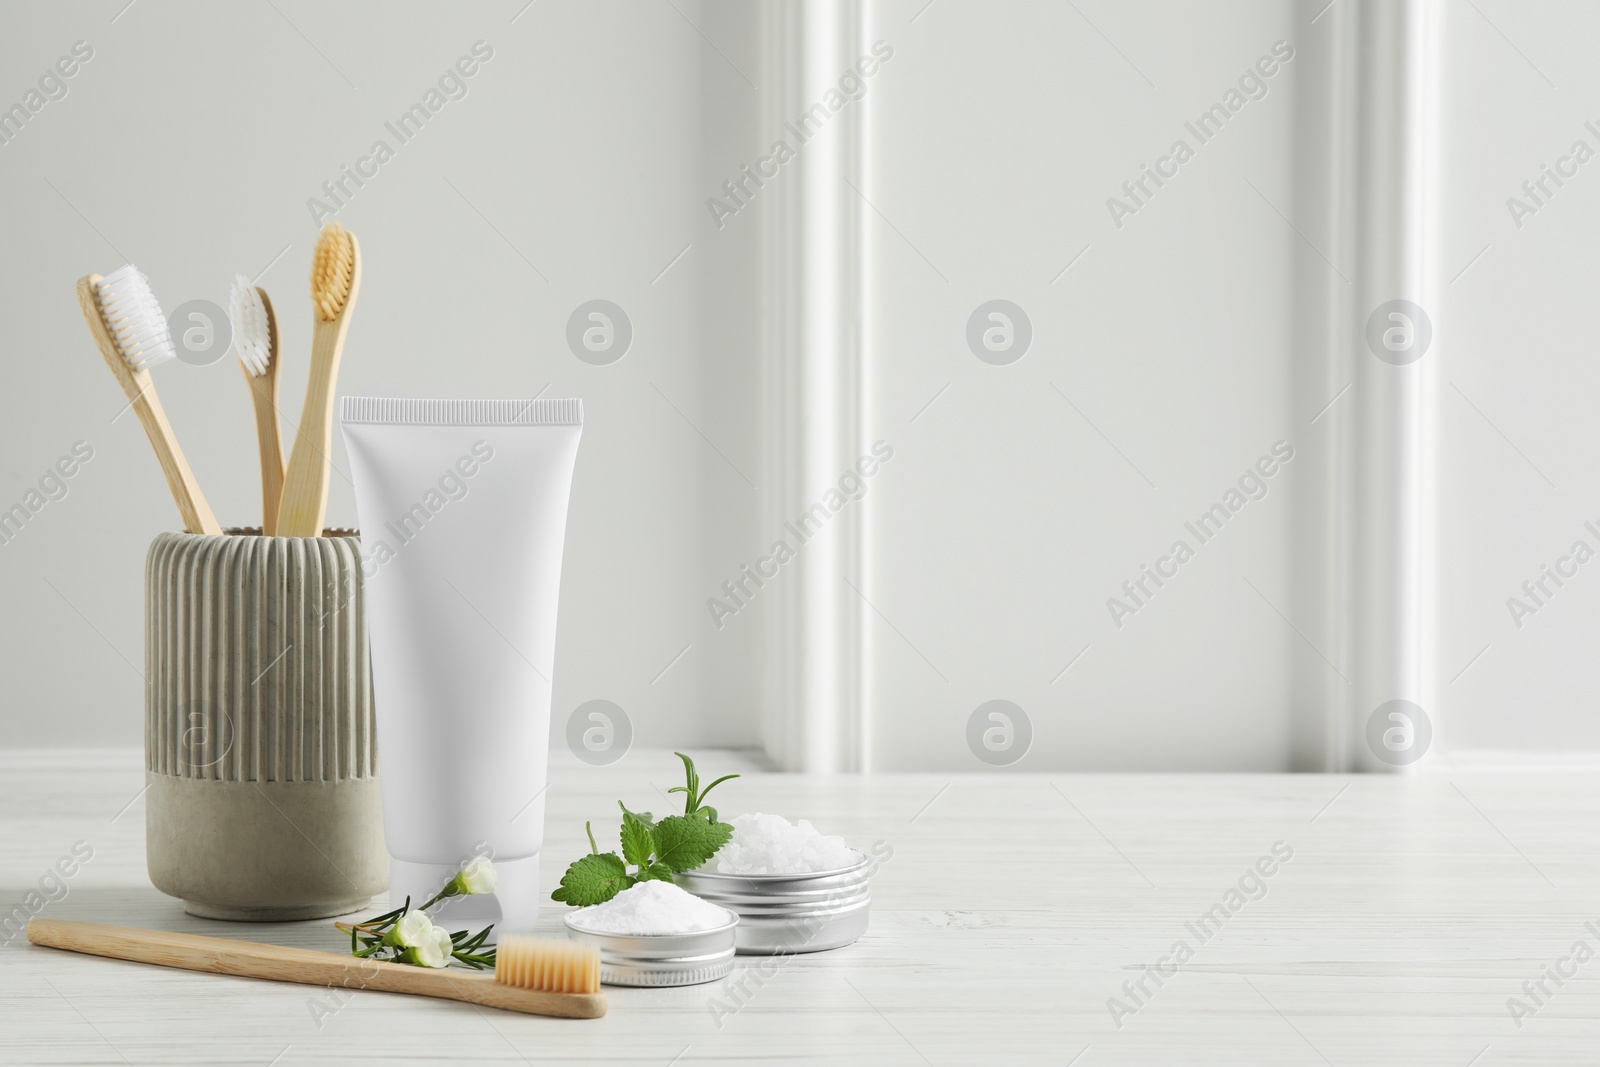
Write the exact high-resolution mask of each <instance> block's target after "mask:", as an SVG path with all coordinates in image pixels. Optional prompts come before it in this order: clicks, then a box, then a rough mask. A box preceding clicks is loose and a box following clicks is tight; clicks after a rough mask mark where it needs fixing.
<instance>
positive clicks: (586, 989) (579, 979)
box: [28, 919, 607, 1019]
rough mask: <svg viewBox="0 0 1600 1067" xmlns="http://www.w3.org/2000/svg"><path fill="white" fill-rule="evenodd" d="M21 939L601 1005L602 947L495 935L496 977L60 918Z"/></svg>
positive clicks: (502, 997)
mask: <svg viewBox="0 0 1600 1067" xmlns="http://www.w3.org/2000/svg"><path fill="white" fill-rule="evenodd" d="M28 940H29V941H32V942H33V943H34V944H35V945H44V946H46V947H48V948H61V949H66V950H68V951H69V952H86V953H88V954H90V955H92V956H109V957H111V958H112V959H118V960H132V961H134V962H135V963H154V964H157V965H159V966H162V967H181V968H183V969H184V970H189V971H209V972H211V973H212V974H232V975H239V976H241V977H245V978H266V979H269V980H271V981H275V982H299V983H301V984H302V985H319V986H336V985H337V986H343V987H344V988H346V989H378V990H382V991H384V992H388V993H415V994H417V995H419V996H425V997H443V998H446V999H449V1000H464V1001H466V1002H467V1003H468V1004H483V1005H486V1006H487V1007H491V1008H503V1009H505V1010H506V1011H520V1012H526V1013H528V1014H530V1015H554V1016H558V1017H560V1018H564V1019H597V1018H599V1017H600V1016H602V1015H604V1014H605V1013H606V1006H607V1003H606V995H605V994H604V993H602V992H600V950H599V949H597V948H594V947H592V946H589V945H581V944H579V943H577V942H576V941H549V940H540V939H538V938H532V937H505V938H502V939H501V940H500V944H499V945H498V946H497V947H496V950H495V965H494V973H493V974H480V973H476V972H472V971H463V970H459V969H456V970H452V969H449V968H443V967H441V968H438V969H435V968H432V967H414V966H412V965H410V964H406V963H385V962H380V961H378V960H365V959H358V958H356V957H355V956H339V955H335V954H333V953H331V952H314V951H312V950H311V949H305V948H285V947H283V946H282V945H263V944H259V943H257V942H254V941H233V940H230V939H227V938H221V937H203V936H201V935H199V934H177V933H171V932H169V931H166V930H137V929H133V928H131V927H126V926H106V925H104V924H102V923H84V922H70V921H67V920H63V919H34V920H33V921H31V922H29V923H28Z"/></svg>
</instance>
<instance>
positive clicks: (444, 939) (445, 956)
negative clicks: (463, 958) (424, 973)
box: [406, 925, 455, 967]
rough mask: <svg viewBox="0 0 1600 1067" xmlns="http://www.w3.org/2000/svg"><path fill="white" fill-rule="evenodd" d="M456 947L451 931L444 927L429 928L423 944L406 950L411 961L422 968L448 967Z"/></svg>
mask: <svg viewBox="0 0 1600 1067" xmlns="http://www.w3.org/2000/svg"><path fill="white" fill-rule="evenodd" d="M454 948H455V946H454V945H453V944H452V943H451V941H450V931H448V930H446V929H445V928H444V927H442V926H431V925H430V927H429V930H428V933H427V935H426V936H425V937H424V938H423V939H422V942H421V943H420V944H418V945H415V946H414V947H412V948H408V949H407V950H406V955H407V956H408V957H409V958H410V961H411V962H412V963H414V964H417V965H418V966H421V967H448V966H449V965H450V953H451V952H452V951H453V950H454Z"/></svg>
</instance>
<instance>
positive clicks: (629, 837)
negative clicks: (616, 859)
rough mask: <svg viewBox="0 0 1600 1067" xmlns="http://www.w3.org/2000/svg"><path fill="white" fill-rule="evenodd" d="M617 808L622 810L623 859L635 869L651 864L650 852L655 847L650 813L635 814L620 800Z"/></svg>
mask: <svg viewBox="0 0 1600 1067" xmlns="http://www.w3.org/2000/svg"><path fill="white" fill-rule="evenodd" d="M617 806H618V807H620V808H621V809H622V858H623V859H625V860H627V861H628V862H629V863H631V864H633V865H634V866H635V867H643V866H644V865H645V864H647V863H649V862H650V851H651V849H653V848H654V847H655V839H654V838H653V837H652V836H651V833H650V829H651V823H650V813H649V812H645V813H644V814H643V815H638V814H635V813H634V812H631V811H629V810H628V806H627V805H626V804H624V803H622V801H620V800H619V801H617Z"/></svg>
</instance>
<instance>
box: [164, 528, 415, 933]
mask: <svg viewBox="0 0 1600 1067" xmlns="http://www.w3.org/2000/svg"><path fill="white" fill-rule="evenodd" d="M359 546H360V542H359V540H358V537H357V534H356V533H355V531H351V530H328V531H325V532H324V535H323V536H322V537H262V536H260V531H259V530H247V529H237V530H228V531H226V532H225V533H223V534H221V535H214V534H211V535H207V534H189V533H164V534H161V535H160V536H158V537H157V538H156V539H155V540H154V541H153V542H152V543H151V545H150V551H149V554H148V555H147V557H146V560H145V736H144V751H145V779H146V783H147V790H148V791H147V793H146V797H145V800H146V805H145V828H146V834H145V850H146V858H147V860H148V863H149V869H150V880H151V881H152V882H153V883H154V884H155V886H156V888H157V889H159V890H161V891H162V892H163V893H167V894H168V895H170V896H174V897H179V898H181V899H182V900H183V902H184V910H185V911H187V912H188V913H189V914H191V915H198V916H201V917H203V918H208V919H230V920H236V921H241V922H287V921H292V920H300V919H318V918H324V917H326V916H330V915H342V914H345V913H346V912H351V911H356V910H358V909H361V908H364V907H366V906H367V904H369V903H370V902H371V899H372V897H373V895H374V894H376V893H380V892H382V891H383V890H384V889H386V888H387V887H388V884H389V854H388V851H387V850H386V849H385V847H384V840H383V815H382V810H381V807H380V798H379V792H378V768H377V749H376V734H375V731H374V722H373V713H372V672H371V667H370V665H369V663H368V660H367V622H366V611H365V607H364V599H363V594H362V573H361V553H360V547H359Z"/></svg>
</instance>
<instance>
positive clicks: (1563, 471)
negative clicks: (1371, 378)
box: [1437, 2, 1600, 753]
mask: <svg viewBox="0 0 1600 1067" xmlns="http://www.w3.org/2000/svg"><path fill="white" fill-rule="evenodd" d="M1480 6H1481V7H1482V14H1479V13H1477V12H1475V11H1473V9H1472V8H1471V7H1470V6H1464V5H1447V6H1446V9H1445V10H1446V19H1445V25H1444V31H1445V44H1446V53H1445V54H1446V63H1445V66H1444V71H1443V74H1444V79H1445V85H1446V90H1445V97H1446V99H1447V100H1448V101H1449V108H1448V110H1447V112H1446V115H1447V122H1446V124H1445V127H1444V131H1443V132H1444V137H1443V150H1444V157H1445V158H1444V160H1443V163H1442V167H1441V169H1442V172H1443V179H1444V180H1443V190H1442V192H1443V197H1442V201H1441V217H1442V224H1441V227H1440V229H1441V238H1440V249H1439V256H1440V262H1441V268H1442V269H1441V277H1442V279H1443V284H1441V286H1440V291H1441V294H1442V296H1441V308H1440V312H1439V315H1438V316H1437V318H1438V320H1439V321H1440V322H1441V325H1440V327H1439V341H1438V344H1439V347H1440V353H1439V355H1440V362H1441V365H1442V366H1441V376H1442V378H1443V379H1444V382H1443V385H1442V387H1441V389H1440V393H1441V395H1440V397H1439V451H1440V455H1441V457H1442V462H1441V469H1440V505H1439V507H1440V514H1439V528H1440V536H1439V553H1440V560H1441V568H1442V570H1443V572H1444V573H1445V575H1446V579H1445V580H1444V581H1442V582H1441V585H1440V602H1441V609H1440V615H1441V617H1442V620H1443V621H1442V626H1441V631H1442V632H1441V640H1440V651H1439V660H1440V662H1439V666H1438V669H1439V677H1440V679H1441V686H1440V688H1441V689H1442V691H1443V692H1444V698H1443V699H1444V702H1445V703H1444V706H1443V709H1442V714H1443V716H1444V719H1445V722H1446V724H1447V727H1448V730H1449V740H1450V743H1451V744H1453V745H1454V746H1456V747H1459V748H1462V749H1507V750H1525V751H1529V750H1531V751H1544V752H1563V753H1572V752H1588V753H1593V752H1594V751H1595V750H1596V749H1600V717H1597V716H1596V714H1595V702H1596V697H1595V694H1596V691H1597V686H1600V659H1597V658H1596V657H1595V655H1594V649H1595V648H1596V646H1597V644H1600V569H1597V567H1596V565H1595V564H1594V563H1592V562H1591V563H1589V564H1588V565H1586V566H1583V567H1581V568H1579V569H1578V573H1577V576H1576V577H1574V578H1572V579H1570V580H1569V581H1567V584H1566V585H1565V586H1563V587H1560V588H1559V589H1558V588H1557V587H1556V586H1555V585H1554V583H1551V582H1549V581H1547V583H1546V589H1547V590H1550V591H1551V592H1553V593H1554V595H1553V596H1550V597H1545V596H1544V594H1540V597H1541V599H1544V600H1545V601H1546V605H1547V606H1544V607H1538V610H1537V612H1536V613H1535V614H1532V615H1526V616H1524V617H1523V618H1522V619H1521V622H1522V625H1521V627H1520V629H1519V627H1518V626H1517V623H1516V622H1515V621H1514V620H1513V617H1512V612H1511V610H1510V609H1509V608H1508V606H1507V600H1508V599H1509V598H1511V597H1518V598H1519V599H1521V600H1522V601H1523V602H1524V603H1525V604H1527V605H1529V606H1534V607H1537V605H1536V604H1535V602H1534V601H1533V600H1531V599H1530V598H1528V597H1527V596H1526V595H1525V594H1523V593H1522V592H1521V587H1522V583H1523V582H1524V581H1530V580H1535V579H1538V578H1539V577H1540V575H1541V567H1542V566H1543V565H1550V566H1552V567H1553V566H1555V565H1556V563H1557V561H1558V559H1559V558H1560V557H1563V556H1565V555H1567V554H1569V553H1570V551H1571V549H1572V546H1573V543H1574V542H1575V541H1578V540H1583V541H1585V542H1587V544H1588V547H1589V549H1590V550H1591V551H1595V550H1600V537H1597V536H1596V535H1595V534H1593V533H1591V532H1589V531H1588V530H1586V529H1585V527H1584V523H1585V522H1588V521H1592V520H1600V478H1597V477H1596V474H1595V471H1594V469H1593V462H1592V460H1593V457H1594V455H1595V454H1596V447H1597V444H1600V440H1597V438H1596V431H1595V419H1594V414H1593V400H1594V397H1595V396H1596V395H1600V365H1597V363H1596V361H1595V359H1594V358H1593V343H1592V339H1593V336H1594V323H1593V305H1594V300H1593V295H1592V294H1593V293H1594V292H1595V290H1596V287H1597V286H1600V255H1597V252H1596V248H1597V246H1596V244H1595V241H1594V240H1593V239H1592V235H1593V234H1594V233H1595V232H1596V227H1597V225H1600V163H1596V162H1593V161H1591V162H1589V163H1588V164H1586V165H1585V166H1583V167H1581V168H1579V169H1578V173H1577V175H1576V176H1575V177H1573V178H1571V179H1569V180H1567V184H1566V186H1565V187H1564V188H1559V189H1558V188H1557V187H1556V186H1555V185H1554V184H1553V183H1547V186H1546V187H1547V189H1549V190H1551V191H1552V192H1553V194H1554V195H1552V196H1550V197H1548V198H1546V197H1544V195H1543V194H1540V197H1541V199H1545V201H1546V204H1545V206H1544V207H1542V208H1539V210H1538V211H1537V213H1536V214H1534V215H1531V216H1525V217H1523V218H1522V220H1521V222H1522V225H1521V226H1520V228H1519V227H1518V225H1517V224H1516V222H1515V221H1514V220H1513V218H1512V213H1511V211H1510V210H1509V209H1508V207H1507V203H1506V202H1507V199H1508V198H1510V197H1514V196H1515V197H1518V198H1520V199H1521V200H1523V202H1525V203H1527V204H1530V205H1532V204H1533V201H1532V200H1530V199H1529V198H1528V197H1527V196H1526V194H1524V193H1523V192H1522V191H1521V186H1522V183H1523V182H1524V181H1528V180H1530V179H1535V178H1538V177H1539V176H1540V174H1541V165H1547V166H1550V167H1554V166H1555V165H1556V164H1557V162H1558V160H1559V159H1560V158H1561V157H1563V156H1567V155H1568V154H1569V153H1570V152H1571V150H1572V146H1573V142H1575V141H1578V140H1582V141H1584V142H1586V143H1587V145H1588V148H1589V149H1590V150H1591V151H1596V152H1600V137H1597V136H1596V135H1595V134H1594V133H1593V132H1591V131H1589V130H1588V129H1586V128H1585V127H1584V122H1585V121H1595V124H1596V126H1600V76H1597V75H1596V73H1595V71H1594V68H1593V64H1592V63H1590V62H1589V60H1588V57H1587V51H1586V50H1587V47H1588V45H1589V44H1590V43H1591V42H1593V41H1594V39H1595V35H1596V34H1597V33H1600V11H1597V10H1596V9H1595V7H1594V5H1592V4H1585V3H1579V2H1565V3H1557V4H1541V5H1534V6H1528V5H1519V4H1510V3H1495V4H1482V5H1480ZM1490 20H1492V22H1491V21H1490ZM1519 53H1520V54H1519ZM1568 169H1570V166H1569V167H1568ZM1480 253H1482V255H1481V258H1478V259H1477V260H1476V262H1473V259H1474V257H1477V256H1479V254H1480ZM1469 263H1470V264H1471V266H1470V267H1469V266H1468V264H1469ZM1463 271H1464V273H1462V272H1463ZM1458 275H1459V277H1458ZM1451 279H1455V280H1454V281H1451ZM1596 525H1597V526H1600V521H1596ZM1568 569H1571V568H1570V566H1569V567H1568ZM1564 580H1565V579H1564ZM1480 652H1481V654H1482V655H1481V658H1479V659H1477V661H1476V662H1475V663H1474V662H1473V660H1474V657H1476V656H1478V655H1479V654H1480ZM1469 663H1470V664H1472V665H1471V667H1470V668H1469V667H1468V664H1469ZM1463 671H1464V672H1465V673H1462V672H1463ZM1452 679H1458V680H1455V681H1454V682H1453V684H1452Z"/></svg>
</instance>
